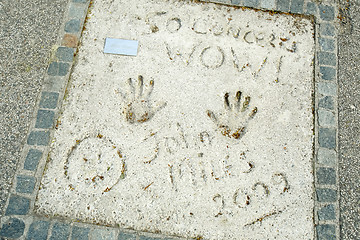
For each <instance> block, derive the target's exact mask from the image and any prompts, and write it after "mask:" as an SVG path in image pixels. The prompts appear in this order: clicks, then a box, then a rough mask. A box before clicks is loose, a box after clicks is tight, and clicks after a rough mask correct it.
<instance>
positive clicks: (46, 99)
mask: <svg viewBox="0 0 360 240" xmlns="http://www.w3.org/2000/svg"><path fill="white" fill-rule="evenodd" d="M58 99H59V93H57V92H43V93H42V95H41V100H40V105H39V107H40V108H48V109H55V108H56V106H57V102H58Z"/></svg>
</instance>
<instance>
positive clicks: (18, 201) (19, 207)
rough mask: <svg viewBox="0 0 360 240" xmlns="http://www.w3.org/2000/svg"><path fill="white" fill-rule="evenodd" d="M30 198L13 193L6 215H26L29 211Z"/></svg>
mask: <svg viewBox="0 0 360 240" xmlns="http://www.w3.org/2000/svg"><path fill="white" fill-rule="evenodd" d="M29 207H30V200H29V199H28V198H25V197H21V196H17V195H11V196H10V200H9V205H8V207H7V209H6V213H5V214H6V215H26V214H27V213H28V212H29Z"/></svg>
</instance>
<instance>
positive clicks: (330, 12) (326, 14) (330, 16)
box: [319, 4, 335, 21]
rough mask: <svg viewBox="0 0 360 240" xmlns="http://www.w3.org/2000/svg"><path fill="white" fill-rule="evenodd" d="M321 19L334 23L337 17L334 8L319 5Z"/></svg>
mask: <svg viewBox="0 0 360 240" xmlns="http://www.w3.org/2000/svg"><path fill="white" fill-rule="evenodd" d="M319 13H320V18H321V19H322V20H325V21H332V20H334V17H335V11H334V7H333V6H327V5H321V4H320V5H319Z"/></svg>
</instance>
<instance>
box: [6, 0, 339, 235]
mask: <svg viewBox="0 0 360 240" xmlns="http://www.w3.org/2000/svg"><path fill="white" fill-rule="evenodd" d="M200 1H203V2H206V1H205V0H200ZM209 2H216V3H221V4H226V5H235V6H241V7H251V8H257V9H263V10H271V11H278V12H286V13H295V14H306V15H313V16H314V17H315V28H316V30H315V31H316V34H315V38H316V54H315V110H314V111H315V156H314V159H315V161H314V179H315V183H314V187H315V191H314V192H315V194H314V199H315V202H314V206H315V211H314V224H315V236H316V239H318V240H325V239H326V240H330V239H339V237H340V235H339V234H340V231H339V204H338V198H339V194H338V192H339V189H338V168H337V164H338V161H337V159H338V158H337V149H338V146H337V139H338V138H337V134H338V126H337V122H338V120H337V116H338V113H337V62H338V61H337V30H336V22H337V18H336V16H337V8H336V5H335V1H334V0H313V1H309V0H209ZM319 2H321V3H319ZM89 5H91V1H88V0H70V2H69V4H68V6H67V11H66V12H65V18H64V19H66V20H65V23H64V24H63V26H62V29H61V31H60V33H59V36H61V39H59V41H58V42H59V43H60V45H59V46H57V47H56V49H55V50H54V52H53V53H52V56H51V61H50V64H49V67H48V71H47V74H46V75H45V76H44V85H43V89H42V92H41V96H40V98H39V101H38V104H37V108H36V109H37V111H36V112H35V113H34V114H35V115H34V117H33V119H34V120H33V123H32V125H31V126H30V130H29V134H28V138H27V143H26V144H25V147H24V149H23V154H22V159H21V160H20V163H19V165H18V169H17V172H16V176H15V177H14V180H13V187H12V189H11V190H10V195H9V198H8V201H7V205H6V208H5V213H4V217H2V218H1V222H0V223H1V229H0V237H2V238H1V239H3V238H5V239H7V238H10V239H44V240H46V239H51V240H62V239H109V240H110V239H118V240H156V239H167V240H170V239H179V238H173V237H170V238H169V237H165V236H160V235H154V234H146V233H138V232H131V231H123V230H121V229H118V228H110V227H100V226H97V225H90V224H84V223H79V222H77V221H76V220H74V219H73V220H64V219H55V218H45V217H40V216H36V215H35V214H33V213H32V212H33V208H34V202H35V198H36V190H35V189H38V188H39V185H40V181H41V177H42V174H43V171H44V167H45V163H46V158H47V155H48V151H49V149H48V146H49V144H50V139H51V136H52V133H53V131H52V130H53V129H54V128H56V127H57V122H56V119H57V118H58V116H59V109H60V107H61V104H62V101H61V99H63V97H64V89H65V87H66V84H67V81H68V79H69V75H70V71H71V67H72V63H73V60H74V55H75V54H76V50H77V47H78V45H79V39H80V35H81V30H82V29H83V24H84V21H85V17H86V14H87V11H88V9H89Z"/></svg>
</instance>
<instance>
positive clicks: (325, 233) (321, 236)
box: [316, 224, 336, 240]
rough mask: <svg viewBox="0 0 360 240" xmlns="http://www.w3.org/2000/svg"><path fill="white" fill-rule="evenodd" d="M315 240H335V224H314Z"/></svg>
mask: <svg viewBox="0 0 360 240" xmlns="http://www.w3.org/2000/svg"><path fill="white" fill-rule="evenodd" d="M316 233H317V240H336V232H335V225H330V224H323V225H318V226H316Z"/></svg>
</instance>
